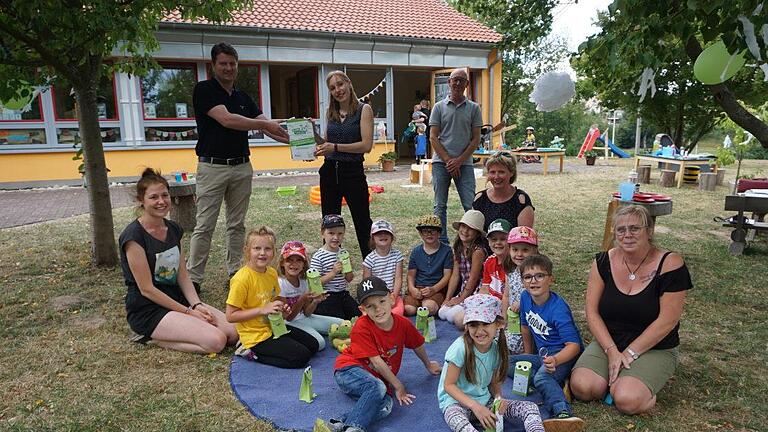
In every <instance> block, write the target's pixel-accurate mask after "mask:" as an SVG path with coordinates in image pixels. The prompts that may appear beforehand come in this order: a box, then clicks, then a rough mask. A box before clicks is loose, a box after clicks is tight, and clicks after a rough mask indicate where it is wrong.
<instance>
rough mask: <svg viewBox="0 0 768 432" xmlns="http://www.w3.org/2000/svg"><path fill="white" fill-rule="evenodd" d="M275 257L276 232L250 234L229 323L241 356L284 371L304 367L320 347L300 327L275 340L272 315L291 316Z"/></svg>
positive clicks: (232, 287)
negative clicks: (238, 337)
mask: <svg viewBox="0 0 768 432" xmlns="http://www.w3.org/2000/svg"><path fill="white" fill-rule="evenodd" d="M274 257H275V232H274V231H272V229H270V228H269V227H266V226H262V227H260V228H258V229H254V230H251V231H249V232H248V234H247V235H246V237H245V247H244V250H243V261H245V265H244V266H243V268H241V269H240V270H238V271H237V273H235V275H234V276H232V279H231V280H230V281H229V295H228V296H227V321H229V322H231V323H235V328H236V329H237V333H238V334H239V335H240V344H239V346H238V349H237V352H236V354H237V355H240V356H243V357H245V358H247V359H249V360H255V361H258V362H260V363H265V364H268V365H272V366H277V367H281V368H303V367H305V366H306V365H307V362H309V359H310V358H311V357H312V356H313V355H314V354H315V353H316V352H317V350H318V348H319V345H318V343H317V341H316V340H315V338H313V337H312V336H311V335H310V334H308V333H307V332H305V331H303V330H301V329H299V328H292V329H291V331H290V332H289V333H287V334H285V335H283V336H280V337H279V338H277V339H275V338H273V337H272V328H271V327H270V325H269V319H268V315H269V314H285V313H290V308H289V307H288V306H287V305H286V304H285V299H284V298H283V297H280V285H279V283H278V281H277V271H275V269H274V268H272V267H271V265H272V260H273V259H274Z"/></svg>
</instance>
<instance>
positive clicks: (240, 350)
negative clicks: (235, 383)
mask: <svg viewBox="0 0 768 432" xmlns="http://www.w3.org/2000/svg"><path fill="white" fill-rule="evenodd" d="M235 355H236V356H239V357H242V358H244V359H246V360H250V361H256V359H257V358H258V357H256V354H254V353H253V351H251V350H250V348H246V347H244V346H243V344H242V343H241V342H240V341H237V345H235Z"/></svg>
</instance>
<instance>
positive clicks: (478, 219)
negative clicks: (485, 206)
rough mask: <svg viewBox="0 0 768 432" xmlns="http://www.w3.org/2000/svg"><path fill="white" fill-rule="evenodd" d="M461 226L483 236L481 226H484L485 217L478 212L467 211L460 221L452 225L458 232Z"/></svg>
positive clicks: (483, 231) (483, 232)
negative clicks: (476, 231)
mask: <svg viewBox="0 0 768 432" xmlns="http://www.w3.org/2000/svg"><path fill="white" fill-rule="evenodd" d="M461 224H464V225H466V226H468V227H470V228H472V229H475V230H478V231H480V234H482V235H485V230H484V229H483V225H485V216H483V214H482V213H481V212H479V211H478V210H467V212H466V213H464V216H462V217H461V220H460V221H458V222H454V223H453V229H455V230H458V229H459V226H461Z"/></svg>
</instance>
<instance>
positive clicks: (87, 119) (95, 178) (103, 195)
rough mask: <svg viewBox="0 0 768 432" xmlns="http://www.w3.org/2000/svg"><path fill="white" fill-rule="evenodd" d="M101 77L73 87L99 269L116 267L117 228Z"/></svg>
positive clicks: (93, 249)
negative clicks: (100, 112) (98, 92)
mask: <svg viewBox="0 0 768 432" xmlns="http://www.w3.org/2000/svg"><path fill="white" fill-rule="evenodd" d="M98 82H99V80H98V78H94V79H92V80H89V79H83V80H82V81H80V83H85V84H73V86H74V89H75V98H76V100H77V107H78V124H79V125H80V137H81V139H82V146H83V159H84V163H85V175H86V176H88V182H89V184H88V204H89V207H90V215H91V262H92V263H93V264H94V265H96V266H110V267H112V266H115V265H116V264H117V248H116V247H115V232H114V231H115V228H114V222H113V221H112V202H111V201H110V199H109V184H108V181H107V167H106V162H105V160H104V147H103V146H102V142H101V129H100V127H99V117H98V109H97V106H96V86H97V84H98Z"/></svg>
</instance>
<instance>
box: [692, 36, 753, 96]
mask: <svg viewBox="0 0 768 432" xmlns="http://www.w3.org/2000/svg"><path fill="white" fill-rule="evenodd" d="M745 62H746V59H745V58H744V52H743V51H742V52H740V53H736V54H734V55H733V56H731V55H730V54H728V50H727V49H725V44H724V43H723V41H722V40H721V41H718V42H717V43H715V44H714V45H710V46H709V47H707V49H705V50H704V51H702V52H701V54H699V57H698V58H697V59H696V62H695V63H694V64H693V74H694V75H695V76H696V79H698V80H699V81H701V82H702V83H704V84H707V85H714V84H720V83H722V82H725V81H727V80H729V79H731V78H732V77H733V76H734V75H736V73H737V72H738V71H739V70H740V69H741V68H742V67H744V63H745Z"/></svg>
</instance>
